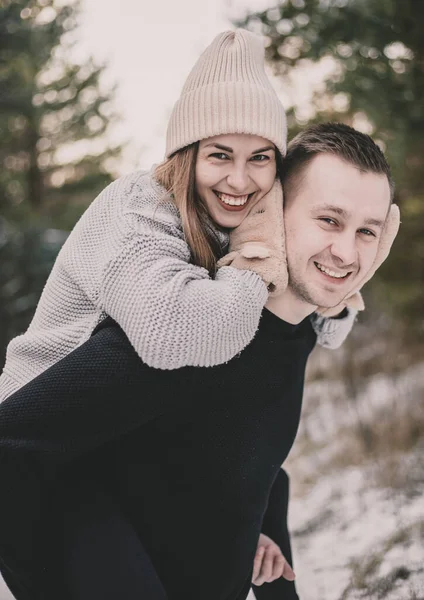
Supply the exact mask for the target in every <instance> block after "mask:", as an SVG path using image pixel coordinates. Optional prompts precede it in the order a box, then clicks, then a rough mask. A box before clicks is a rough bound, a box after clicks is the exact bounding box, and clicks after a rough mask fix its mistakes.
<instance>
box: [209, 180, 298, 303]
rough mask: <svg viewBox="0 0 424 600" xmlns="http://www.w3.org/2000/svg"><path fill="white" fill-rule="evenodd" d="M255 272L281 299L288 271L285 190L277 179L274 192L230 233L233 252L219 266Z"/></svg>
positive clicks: (273, 294)
mask: <svg viewBox="0 0 424 600" xmlns="http://www.w3.org/2000/svg"><path fill="white" fill-rule="evenodd" d="M224 266H231V267H235V268H236V269H246V270H248V271H255V273H257V274H258V275H260V276H261V277H262V279H263V281H264V282H265V284H266V285H267V286H268V289H269V290H270V296H278V295H279V294H281V293H282V292H283V291H284V290H285V289H286V287H287V283H288V272H287V261H286V247H285V235H284V222H283V190H282V188H281V183H280V182H279V181H278V180H276V182H275V183H274V185H273V186H272V188H271V190H270V191H269V192H268V193H267V194H266V195H265V196H264V197H263V198H261V200H259V202H258V203H257V204H256V205H255V207H254V208H253V209H252V211H251V212H250V213H249V214H248V216H247V217H246V218H245V219H244V220H243V221H242V222H241V223H240V225H239V226H238V227H235V228H234V229H233V230H232V231H231V233H230V252H229V253H228V254H226V255H225V256H223V257H222V258H221V260H220V261H219V262H218V267H224Z"/></svg>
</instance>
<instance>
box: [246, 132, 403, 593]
mask: <svg viewBox="0 0 424 600" xmlns="http://www.w3.org/2000/svg"><path fill="white" fill-rule="evenodd" d="M283 186H284V197H285V200H284V211H285V230H286V250H287V263H288V272H289V285H288V287H287V289H286V291H285V292H284V293H283V294H281V295H279V296H277V297H271V298H270V299H269V301H268V303H267V305H266V306H267V308H268V309H269V310H271V311H272V312H274V313H275V314H276V315H278V316H279V317H280V318H282V319H284V320H285V321H288V322H290V323H298V322H299V321H301V320H302V319H303V318H305V317H306V316H307V315H309V314H311V313H312V312H314V311H315V310H316V309H317V307H321V312H323V313H324V314H334V315H337V313H339V315H338V316H337V318H343V317H346V308H345V307H346V306H354V307H355V308H357V307H360V308H363V307H362V306H361V298H360V296H359V294H357V293H355V292H357V290H359V288H360V287H361V286H362V285H363V283H365V281H366V280H368V279H369V278H370V277H371V276H372V275H373V274H374V272H375V269H376V268H377V267H378V266H379V264H378V263H379V262H381V261H382V260H384V258H385V255H386V253H387V252H388V249H389V247H390V245H391V242H392V240H393V238H394V236H395V235H396V232H397V228H398V224H399V220H398V214H397V207H393V209H392V212H391V215H390V222H389V223H388V222H387V220H388V217H389V212H390V210H391V203H392V200H393V187H394V185H393V181H392V178H391V174H390V169H389V166H388V164H387V162H386V160H385V159H384V156H383V154H382V153H381V152H380V151H379V149H378V147H377V146H376V145H375V144H374V142H373V141H372V140H371V138H369V137H368V136H365V135H363V134H361V133H359V132H357V131H355V130H353V129H351V128H350V127H347V126H345V125H342V124H324V125H319V126H316V127H311V128H309V129H307V130H306V131H304V132H303V133H301V134H299V135H298V136H297V137H296V138H295V139H294V140H292V142H291V143H290V144H289V148H288V153H287V156H286V158H285V161H284V181H283ZM385 225H388V226H389V231H386V232H385V235H384V236H383V230H384V227H385ZM382 236H383V239H382ZM379 250H380V256H379V257H378V258H377V255H378V253H379ZM376 259H377V261H376ZM358 303H359V304H358ZM334 307H335V308H334ZM318 318H319V317H318ZM287 503H288V479H287V475H286V474H285V473H284V471H282V472H281V473H280V474H279V476H278V478H277V480H276V483H275V486H274V487H273V490H272V494H271V499H270V505H269V508H268V511H267V513H266V516H265V521H264V527H263V528H262V531H264V532H266V533H268V534H269V535H270V536H271V538H272V539H273V540H274V541H276V542H277V543H278V544H279V545H280V547H281V549H282V550H283V554H285V558H287V559H288V560H289V562H290V563H291V550H290V543H289V537H288V531H287V524H286V518H287ZM276 506H279V507H280V511H281V513H280V518H279V517H278V509H277V510H275V507H276ZM271 508H272V509H273V510H271ZM264 544H267V550H268V556H267V551H265V553H264V554H263V555H259V553H257V555H256V561H255V569H254V576H255V577H254V583H256V584H259V585H262V584H263V583H264V582H270V581H274V583H273V584H272V585H265V586H262V587H261V588H260V587H258V585H254V590H255V595H256V596H257V598H258V599H259V600H273V599H274V598H275V599H277V598H283V597H284V598H286V597H291V596H289V595H288V593H289V592H288V588H289V584H288V582H287V581H285V580H284V579H281V574H282V569H283V564H284V563H282V562H281V561H280V563H279V564H278V565H276V563H275V557H276V556H278V548H276V547H275V544H273V543H272V540H268V541H267V542H264Z"/></svg>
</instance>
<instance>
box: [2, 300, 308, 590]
mask: <svg viewBox="0 0 424 600" xmlns="http://www.w3.org/2000/svg"><path fill="white" fill-rule="evenodd" d="M314 343H315V334H314V333H313V331H312V328H311V325H310V321H309V319H306V320H305V321H303V322H302V323H301V324H299V325H297V326H293V325H289V324H287V323H285V322H283V321H281V320H280V319H278V318H277V317H275V316H274V315H273V314H272V313H270V312H269V311H267V310H264V313H263V316H262V319H261V322H260V326H259V331H258V333H257V335H256V337H255V338H254V340H253V341H252V342H251V344H250V345H249V346H248V347H247V348H246V349H245V350H244V351H243V352H242V353H241V354H240V355H238V356H237V357H235V358H234V359H232V360H231V361H229V362H228V363H227V364H225V365H220V366H217V367H213V368H208V369H197V368H185V369H180V370H178V371H157V370H155V369H151V368H149V367H147V366H146V365H144V364H143V363H142V362H141V361H140V360H139V358H138V357H137V355H136V354H135V352H134V351H133V349H132V348H131V347H130V346H129V343H128V341H127V339H126V337H125V335H124V334H123V332H122V331H121V330H119V329H118V328H116V327H113V328H109V329H108V328H104V329H102V330H101V331H98V332H97V333H96V335H95V336H93V338H92V339H91V340H89V341H88V342H87V343H86V344H84V345H83V346H81V347H80V348H78V349H76V350H75V351H74V352H73V353H72V354H71V355H69V356H68V357H67V358H66V359H64V360H63V361H60V363H57V365H54V366H53V367H51V368H50V369H49V370H48V371H46V372H45V373H43V374H42V375H40V376H39V377H38V378H37V379H36V380H34V381H33V382H31V383H30V384H28V385H27V386H25V387H24V388H22V390H20V391H19V392H17V393H16V394H14V395H13V396H12V397H11V398H9V399H8V400H6V401H5V402H4V403H3V404H2V405H0V458H1V459H2V462H1V465H2V468H3V469H2V470H3V471H4V473H6V474H7V473H9V474H10V476H11V477H12V473H13V472H15V473H16V465H17V464H19V467H20V468H22V464H25V465H26V466H30V468H29V469H28V471H30V480H31V481H32V483H33V485H34V489H37V485H38V486H39V487H40V486H41V484H42V482H43V481H44V480H45V479H46V478H47V479H49V478H51V477H52V474H54V473H55V471H56V470H60V469H62V468H63V464H64V463H65V462H67V461H72V460H76V459H78V457H81V456H86V455H87V454H88V453H90V452H91V453H93V452H94V454H92V457H91V458H92V460H94V461H95V463H96V464H97V466H98V469H97V471H96V472H97V475H98V478H99V481H101V480H102V476H103V475H104V479H103V482H104V484H105V485H107V486H108V488H109V489H110V490H111V491H112V492H113V493H114V494H116V496H117V499H118V502H119V504H120V506H121V507H122V508H123V510H124V511H125V513H126V514H127V515H128V516H129V518H130V521H131V522H132V523H133V525H134V527H135V528H136V531H137V532H138V534H139V536H140V539H141V540H142V542H143V544H144V545H145V547H146V548H147V550H148V553H149V555H150V557H151V559H152V562H153V564H154V566H155V568H156V569H157V571H158V573H159V576H160V578H161V580H162V582H163V584H164V586H165V588H166V591H167V593H168V595H169V597H170V598H180V597H182V594H181V590H182V589H184V597H185V598H190V597H192V598H196V599H197V598H199V597H201V598H202V599H204V600H207V599H208V598H210V599H211V600H219V599H222V600H235V599H238V598H242V597H244V595H245V594H247V590H248V587H249V581H250V577H251V568H252V564H253V556H254V553H255V549H256V543H257V538H258V536H259V532H260V529H261V525H262V521H263V517H264V513H265V511H266V507H267V502H268V498H269V494H270V491H271V488H272V485H273V482H274V480H275V478H276V476H277V474H278V472H279V467H280V465H281V464H282V462H283V461H284V459H285V458H286V456H287V454H288V452H289V450H290V448H291V445H292V443H293V440H294V437H295V435H296V431H297V427H298V422H299V416H300V408H301V398H302V391H303V379H304V370H305V364H306V360H307V357H308V355H309V353H310V351H311V350H312V348H313V345H314ZM117 438H119V440H118V441H116V440H117ZM110 440H115V441H113V442H111V441H110ZM107 442H108V443H107ZM105 443H107V445H106V446H105V445H104V444H105ZM22 457H24V458H25V460H24V461H23V460H22ZM96 461H97V462H96ZM85 464H87V465H90V464H91V465H92V464H93V463H92V462H90V461H88V462H86V463H85ZM101 466H103V468H100V467H101ZM105 466H106V467H107V468H106V469H105V468H104V467H105ZM8 468H9V470H8ZM81 471H83V469H82V464H81ZM2 477H3V473H2ZM40 482H41V483H40ZM25 485H28V484H27V483H26V484H25ZM18 490H19V485H18V486H13V488H11V487H9V489H8V492H7V493H6V494H5V497H4V498H3V500H2V504H3V511H2V514H3V515H5V514H7V512H8V511H9V517H10V518H11V519H9V522H8V526H10V523H11V521H13V520H14V519H13V515H14V513H16V507H17V506H19V508H22V509H23V502H24V501H23V499H22V498H21V499H20V500H19V501H18V503H17V504H16V503H15V502H16V497H17V491H18ZM35 496H37V495H36V494H35ZM32 505H34V506H36V505H37V504H36V503H32ZM15 520H16V519H15ZM25 521H26V523H27V525H29V524H31V523H33V519H32V520H31V514H30V513H29V515H28V512H27V514H26V516H25V518H24V519H23V522H24V523H25ZM2 526H3V531H4V533H5V535H4V537H3V543H2V540H1V539H0V549H1V547H2V546H3V548H4V552H5V554H6V557H7V556H9V560H10V562H9V564H11V563H13V561H14V560H15V559H17V560H18V563H19V562H20V568H21V567H23V568H25V566H28V563H27V564H26V565H25V559H28V560H29V556H30V546H27V552H28V555H27V557H25V556H22V555H21V556H18V557H17V556H16V555H14V553H13V548H12V551H10V549H11V547H12V546H13V544H11V545H8V544H7V541H8V537H7V527H8V526H7V525H6V526H5V525H4V520H2V522H1V523H0V538H1V528H2ZM19 531H20V535H22V536H25V534H26V531H27V529H26V528H25V526H23V525H22V523H21V525H20V528H19ZM15 539H19V536H18V538H16V536H15ZM20 547H21V548H22V546H20ZM8 551H9V554H8ZM188 555H190V557H191V558H190V571H189V572H188V571H187V564H186V563H187V556H188ZM193 560H194V563H193ZM6 562H7V561H6ZM29 562H30V560H29ZM15 564H17V563H15ZM206 582H207V585H206V588H205V583H206Z"/></svg>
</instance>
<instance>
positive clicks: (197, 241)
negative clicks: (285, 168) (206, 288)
mask: <svg viewBox="0 0 424 600" xmlns="http://www.w3.org/2000/svg"><path fill="white" fill-rule="evenodd" d="M198 149H199V142H195V143H194V144H190V146H186V147H185V148H182V150H178V151H177V152H175V153H174V154H173V155H172V156H170V157H169V158H167V159H166V160H165V161H164V162H162V163H161V164H159V165H158V166H157V167H156V169H155V178H156V180H157V182H158V183H159V184H160V185H162V186H163V187H164V188H165V189H166V191H167V192H168V193H169V194H172V196H173V201H174V202H175V204H176V206H177V208H178V210H179V212H180V216H181V221H182V226H183V231H184V235H185V238H186V241H187V243H188V245H189V247H190V249H191V253H192V262H193V263H194V264H195V265H198V266H200V267H204V268H205V269H207V270H208V271H209V273H210V274H211V276H214V275H215V272H216V263H217V261H218V260H219V258H221V256H222V246H221V242H220V240H219V239H218V237H217V235H216V233H215V231H214V229H213V227H215V228H219V227H218V226H217V225H213V226H212V225H211V219H210V216H209V213H208V211H207V208H206V206H205V205H204V203H203V201H202V200H201V198H200V196H199V195H198V193H197V191H196V160H197V153H198ZM275 155H276V163H277V177H278V178H279V179H280V180H281V177H282V163H283V158H282V155H281V153H280V152H279V151H278V150H277V149H276V150H275Z"/></svg>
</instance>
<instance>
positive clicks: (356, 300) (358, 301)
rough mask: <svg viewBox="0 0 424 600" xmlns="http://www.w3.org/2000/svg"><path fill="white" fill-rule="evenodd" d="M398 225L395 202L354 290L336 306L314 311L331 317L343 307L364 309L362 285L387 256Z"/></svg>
mask: <svg viewBox="0 0 424 600" xmlns="http://www.w3.org/2000/svg"><path fill="white" fill-rule="evenodd" d="M399 226H400V212H399V207H398V206H397V204H392V205H391V207H390V211H389V214H388V217H387V220H386V223H385V225H384V229H383V231H382V233H381V238H380V243H379V245H378V250H377V255H376V257H375V259H374V262H373V264H372V267H371V269H370V270H369V271H368V273H367V274H366V275H364V277H363V278H362V280H361V281H360V282H359V283H358V285H357V286H356V290H355V291H354V292H349V295H348V296H347V297H346V298H344V299H343V300H342V301H341V302H340V303H339V304H338V305H337V306H333V307H331V308H320V307H318V308H317V310H316V312H317V313H318V314H320V315H322V316H324V317H333V316H335V315H338V314H339V313H341V312H342V310H343V309H344V308H345V307H348V308H354V309H356V310H364V308H365V304H364V301H363V299H362V295H361V293H360V291H359V290H360V289H361V288H362V286H363V285H364V284H365V283H367V281H369V280H370V279H371V278H372V277H373V276H374V274H375V272H376V271H377V269H378V267H379V266H380V265H381V264H382V263H383V262H384V261H385V260H386V258H387V257H388V256H389V252H390V248H391V247H392V244H393V242H394V239H395V237H396V235H397V232H398V231H399Z"/></svg>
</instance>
